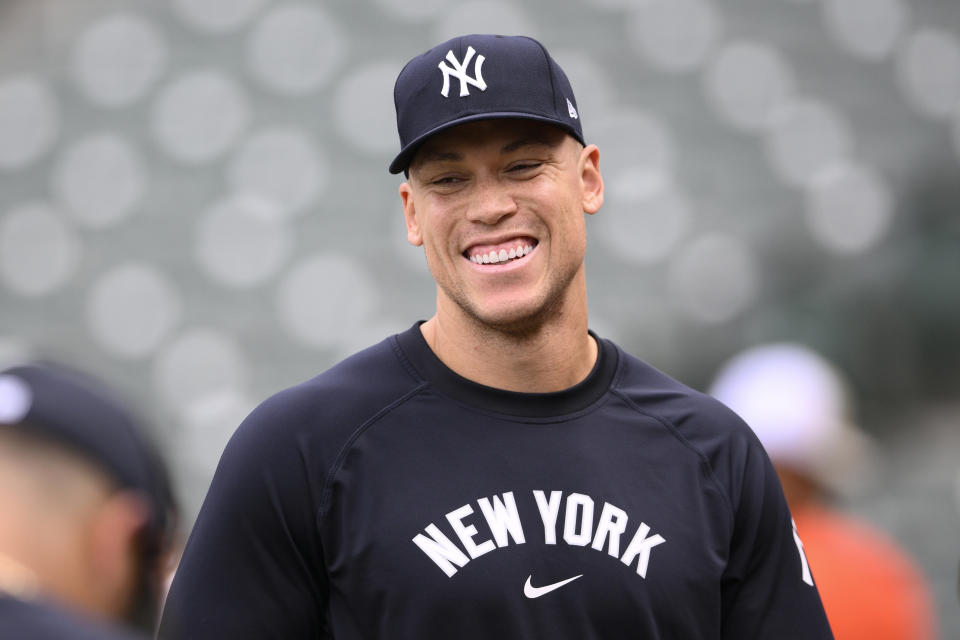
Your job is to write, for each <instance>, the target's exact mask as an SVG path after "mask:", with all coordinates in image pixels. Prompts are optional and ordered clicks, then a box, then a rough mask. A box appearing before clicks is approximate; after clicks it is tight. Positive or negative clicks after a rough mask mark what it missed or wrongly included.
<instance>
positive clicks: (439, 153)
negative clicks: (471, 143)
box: [417, 149, 463, 164]
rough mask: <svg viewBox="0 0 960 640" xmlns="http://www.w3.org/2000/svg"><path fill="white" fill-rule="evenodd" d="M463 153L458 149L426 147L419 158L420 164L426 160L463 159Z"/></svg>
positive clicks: (447, 160)
mask: <svg viewBox="0 0 960 640" xmlns="http://www.w3.org/2000/svg"><path fill="white" fill-rule="evenodd" d="M462 159H463V155H462V154H460V153H457V152H456V151H443V150H441V149H425V150H423V151H421V152H420V157H419V158H418V159H417V160H418V164H419V163H424V162H455V161H457V160H462Z"/></svg>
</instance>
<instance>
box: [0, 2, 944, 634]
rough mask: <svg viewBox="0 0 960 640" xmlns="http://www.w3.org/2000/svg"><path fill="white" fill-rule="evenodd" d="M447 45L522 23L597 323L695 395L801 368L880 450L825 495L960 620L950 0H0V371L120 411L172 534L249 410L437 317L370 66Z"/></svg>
mask: <svg viewBox="0 0 960 640" xmlns="http://www.w3.org/2000/svg"><path fill="white" fill-rule="evenodd" d="M474 32H496V33H508V34H512V33H523V34H528V35H532V36H534V37H537V38H538V39H540V40H541V41H542V42H543V43H544V44H545V45H546V46H547V48H548V49H549V50H550V51H551V53H552V54H553V56H554V57H555V58H556V59H557V60H558V61H559V62H560V64H561V65H562V66H563V67H564V69H565V70H566V71H567V73H568V75H569V76H570V77H571V81H572V84H573V86H574V89H575V91H576V93H577V98H578V103H579V110H580V114H581V116H582V119H583V126H584V132H585V135H586V137H587V140H588V142H595V143H597V144H598V145H599V146H600V149H601V153H602V156H601V166H602V168H603V169H604V175H605V179H606V185H607V203H606V205H605V206H604V208H603V210H602V211H601V212H600V214H598V215H597V216H594V217H592V218H590V220H589V221H588V230H589V234H590V243H591V244H590V250H589V252H588V260H587V262H588V277H589V279H590V285H589V286H590V287H591V289H590V292H591V314H592V315H591V326H592V327H593V328H594V330H596V331H597V332H598V333H600V334H601V335H603V336H606V337H610V338H613V339H614V340H616V341H618V342H619V343H620V344H621V345H622V346H623V347H624V348H626V349H627V350H628V351H631V352H632V353H634V354H636V355H638V356H640V357H642V358H644V359H646V360H647V361H649V362H651V363H652V364H654V365H655V366H657V367H659V368H661V369H663V370H665V371H666V372H668V373H670V374H671V375H673V376H675V377H678V378H680V379H682V380H684V381H685V382H687V383H688V384H690V385H691V386H694V387H697V388H700V389H703V390H706V388H707V386H708V385H709V382H710V380H711V378H712V377H713V375H714V374H715V373H716V371H717V369H718V367H720V365H721V364H722V363H723V362H724V361H726V360H727V359H728V358H730V357H731V356H732V355H733V354H735V353H736V352H738V351H740V350H742V349H744V348H746V347H749V346H751V345H754V344H758V343H761V342H769V341H783V340H790V341H794V342H800V343H803V344H806V345H808V346H810V347H812V348H814V349H816V350H818V351H819V352H820V353H822V354H823V355H825V356H826V357H827V358H829V359H830V360H831V361H832V362H833V363H834V364H835V365H836V366H837V367H838V368H839V369H840V370H841V371H842V372H843V373H844V374H845V375H847V376H848V377H849V380H850V383H851V386H852V391H853V392H854V396H855V398H856V414H857V415H856V420H857V424H859V425H860V426H861V427H862V428H863V429H864V430H865V431H867V432H868V433H869V434H870V435H871V436H872V437H873V438H874V440H875V442H876V444H877V445H878V446H877V455H878V460H879V464H878V465H877V467H876V468H877V470H878V472H877V473H875V474H874V475H872V476H871V477H870V480H869V482H866V483H863V484H864V485H865V486H862V487H860V489H859V490H858V491H857V492H856V493H855V494H853V495H851V496H849V497H848V498H847V503H846V506H847V507H848V508H849V509H850V510H851V511H853V512H855V513H857V514H859V515H861V516H862V517H863V518H865V519H867V520H869V521H870V522H872V523H874V524H876V525H877V526H879V527H881V528H882V529H883V530H885V531H886V532H888V533H889V534H890V535H891V536H892V537H893V538H894V539H896V540H897V541H899V542H900V543H901V544H902V545H903V546H904V547H905V548H906V549H907V550H908V551H909V552H910V554H911V555H912V556H913V557H914V558H915V559H916V560H917V562H918V563H919V565H920V566H921V568H922V569H923V571H924V572H925V575H926V576H927V578H928V579H929V581H930V584H931V586H932V588H933V590H934V592H935V596H936V598H937V601H938V615H939V618H940V622H939V624H940V628H941V635H942V637H943V638H958V637H960V619H958V615H957V568H958V557H960V394H958V390H960V210H958V209H960V3H958V2H957V1H956V0H723V1H721V0H629V1H628V0H563V1H558V0H524V1H522V2H505V1H497V0H490V1H481V0H472V1H467V2H461V1H457V0H326V1H319V0H316V1H312V0H302V1H286V0H0V360H8V359H11V358H16V357H19V356H21V355H22V354H28V353H34V354H42V355H45V356H52V357H55V358H59V359H61V360H67V361H69V362H72V363H76V364H81V365H82V366H84V367H86V368H88V369H90V370H92V371H93V372H94V373H96V374H98V375H101V376H104V377H106V378H107V379H108V380H110V381H111V382H113V383H114V384H116V385H119V386H120V387H121V388H122V389H123V390H124V391H125V392H126V393H127V394H128V395H129V396H130V397H131V398H132V399H133V400H134V401H136V402H138V403H140V405H141V406H142V407H143V408H144V410H145V411H146V412H148V415H149V416H150V418H151V420H152V422H153V425H154V427H155V436H156V439H157V440H158V441H159V442H160V444H161V445H162V446H163V448H164V450H165V451H166V452H167V454H168V458H169V459H170V461H171V464H172V466H173V468H174V472H175V474H176V477H177V482H178V486H179V489H180V493H181V495H182V497H183V501H184V503H185V505H186V510H187V513H188V518H189V521H188V525H189V523H190V521H192V518H193V517H194V515H195V513H196V510H197V509H198V508H199V504H200V501H201V500H202V497H203V495H204V493H205V491H206V487H207V483H208V482H209V479H210V476H211V475H212V473H213V469H214V468H215V465H216V462H217V459H218V457H219V454H220V451H221V450H222V447H223V445H224V443H225V442H226V439H227V438H228V437H229V435H230V433H231V432H232V431H233V429H234V428H235V427H236V425H237V424H238V423H239V422H240V420H241V419H242V418H243V416H245V415H246V413H247V412H248V411H249V410H250V409H251V408H252V407H253V406H254V405H255V404H256V403H258V402H259V401H260V400H262V399H263V398H265V397H266V396H267V395H269V394H271V393H273V392H275V391H277V390H279V389H281V388H283V387H286V386H289V385H291V384H294V383H297V382H299V381H301V380H303V379H306V378H308V377H311V376H313V375H314V374H316V373H318V372H320V371H322V370H323V369H325V368H327V367H329V366H330V365H332V364H333V363H335V362H336V361H338V360H339V359H341V358H342V357H344V356H345V355H347V354H349V353H351V352H353V351H354V350H356V349H358V348H360V347H362V346H366V345H367V344H370V343H372V342H374V341H378V340H380V339H382V338H383V337H384V336H385V335H387V334H389V333H393V332H397V331H400V330H403V329H405V328H407V327H409V326H410V325H411V324H412V323H413V322H414V321H415V320H417V319H424V318H426V317H428V316H429V315H430V314H431V313H432V308H433V302H434V289H433V284H432V281H431V279H430V276H429V274H428V272H427V270H426V267H425V263H424V259H423V255H422V251H421V250H420V249H416V248H413V247H411V246H409V245H407V244H406V238H405V232H404V229H403V220H402V216H401V211H400V206H399V199H398V197H397V194H396V189H397V185H398V184H399V182H400V180H399V179H398V178H397V177H395V176H390V175H389V174H388V173H387V171H386V166H387V164H388V162H389V161H390V159H391V158H392V156H393V154H394V153H395V151H396V150H397V148H398V142H397V136H396V132H395V129H394V114H393V102H392V88H393V81H394V78H395V77H396V74H397V73H398V72H399V70H400V68H401V66H402V64H403V63H404V62H405V61H406V60H408V59H409V58H411V57H412V56H414V55H416V54H419V53H421V52H422V51H424V50H426V49H428V48H430V47H431V46H433V45H434V44H436V43H438V42H440V41H442V40H444V39H446V38H448V37H451V36H453V35H457V34H460V33H474Z"/></svg>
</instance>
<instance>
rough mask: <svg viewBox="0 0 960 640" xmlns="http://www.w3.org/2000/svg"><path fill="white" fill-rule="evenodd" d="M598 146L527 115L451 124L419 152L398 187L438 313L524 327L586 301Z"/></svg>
mask: <svg viewBox="0 0 960 640" xmlns="http://www.w3.org/2000/svg"><path fill="white" fill-rule="evenodd" d="M598 162H599V152H598V151H597V149H596V147H593V146H589V147H586V148H583V147H581V145H580V144H579V143H578V142H577V141H576V140H575V139H574V138H572V137H571V136H569V135H567V134H566V133H565V132H563V131H562V130H561V129H559V128H557V127H554V126H551V125H547V124H543V123H539V122H535V121H531V120H519V119H517V120H484V121H479V122H474V123H468V124H464V125H460V126H457V127H454V128H452V129H450V130H448V131H445V132H442V133H439V134H437V135H436V136H434V137H432V138H431V139H429V140H428V141H427V142H426V143H425V144H424V145H423V147H421V148H420V150H419V151H418V152H417V155H416V156H415V158H414V161H413V163H412V164H411V167H410V179H409V181H408V182H406V183H404V184H403V185H401V187H400V195H401V198H402V200H403V206H404V215H405V217H406V222H407V238H408V240H409V241H410V242H411V243H412V244H414V245H416V246H420V245H423V247H424V250H425V252H426V257H427V264H428V265H429V267H430V271H431V273H432V274H433V277H434V279H435V280H436V282H437V286H438V301H437V306H438V313H441V314H443V313H453V314H457V315H460V316H461V317H464V316H465V317H466V319H468V320H471V321H473V322H478V323H480V324H482V325H484V326H487V327H495V328H498V329H500V330H504V331H509V332H522V331H529V330H532V329H535V328H536V327H538V326H540V325H542V323H543V322H544V321H545V320H546V319H548V318H549V317H550V316H551V315H552V314H556V313H559V312H562V311H563V310H564V309H565V308H566V305H568V304H571V303H573V304H579V303H581V301H582V304H584V305H585V300H586V299H585V294H583V291H582V290H583V284H584V273H583V271H584V267H583V259H584V253H585V249H586V229H585V224H584V212H587V213H593V212H595V211H597V209H599V207H600V205H601V204H602V202H603V182H602V179H601V177H600V172H599V166H598Z"/></svg>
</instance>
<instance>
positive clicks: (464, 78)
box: [437, 47, 487, 98]
mask: <svg viewBox="0 0 960 640" xmlns="http://www.w3.org/2000/svg"><path fill="white" fill-rule="evenodd" d="M476 53H477V52H476V51H475V50H474V48H473V47H467V55H465V56H464V58H463V64H461V63H460V62H458V61H457V57H456V56H455V55H453V50H452V49H451V50H450V51H447V60H449V61H450V64H452V65H453V67H452V68H451V67H448V66H447V63H446V62H444V61H441V62H440V64H439V65H437V66H438V67H439V68H440V71H442V72H443V89H441V90H440V93H441V95H443V97H444V98H446V97H448V96H449V94H450V76H451V75H452V76H454V77H456V79H457V80H459V81H460V97H461V98H462V97H463V96H468V95H470V89H469V88H468V85H471V84H472V85H473V86H475V87H476V88H477V89H480V91H486V90H487V83H486V82H484V81H483V74H482V73H481V72H480V68H481V67H482V66H483V61H484V60H485V59H486V58H484V57H483V56H482V55H480V56H477V61H476V63H474V65H473V74H474V77H472V78H471V77H470V76H468V75H467V67H469V66H470V61H471V60H473V56H474V54H476Z"/></svg>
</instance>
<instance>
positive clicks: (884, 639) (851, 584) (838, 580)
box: [793, 506, 936, 640]
mask: <svg viewBox="0 0 960 640" xmlns="http://www.w3.org/2000/svg"><path fill="white" fill-rule="evenodd" d="M793 515H794V520H795V521H796V524H797V531H798V533H799V534H800V537H801V539H802V540H803V547H804V551H805V552H806V555H807V559H808V561H809V562H810V566H811V568H812V571H813V577H814V580H815V582H816V584H817V589H818V590H819V591H820V597H821V599H822V600H823V606H824V608H825V609H826V611H827V618H828V619H829V620H830V626H831V627H832V628H833V633H834V636H835V637H836V640H932V639H933V638H935V637H936V624H935V618H934V613H933V604H932V599H931V596H930V593H929V590H928V588H927V584H926V582H925V580H924V578H923V576H922V575H921V573H920V572H919V570H918V569H917V568H916V567H915V566H914V564H913V562H912V561H911V560H910V559H909V558H908V557H907V556H906V555H905V553H904V552H903V551H901V549H900V548H899V547H898V546H897V545H896V544H895V543H894V542H893V541H892V540H890V539H889V538H887V537H886V536H885V535H883V534H881V533H880V532H879V531H877V530H876V529H874V528H872V527H870V526H868V525H866V524H865V523H861V522H858V521H856V520H854V519H852V518H849V517H847V516H845V515H841V514H839V513H836V512H834V511H831V510H829V509H825V508H823V507H818V506H802V507H799V508H797V509H796V510H795V511H794V514H793Z"/></svg>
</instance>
